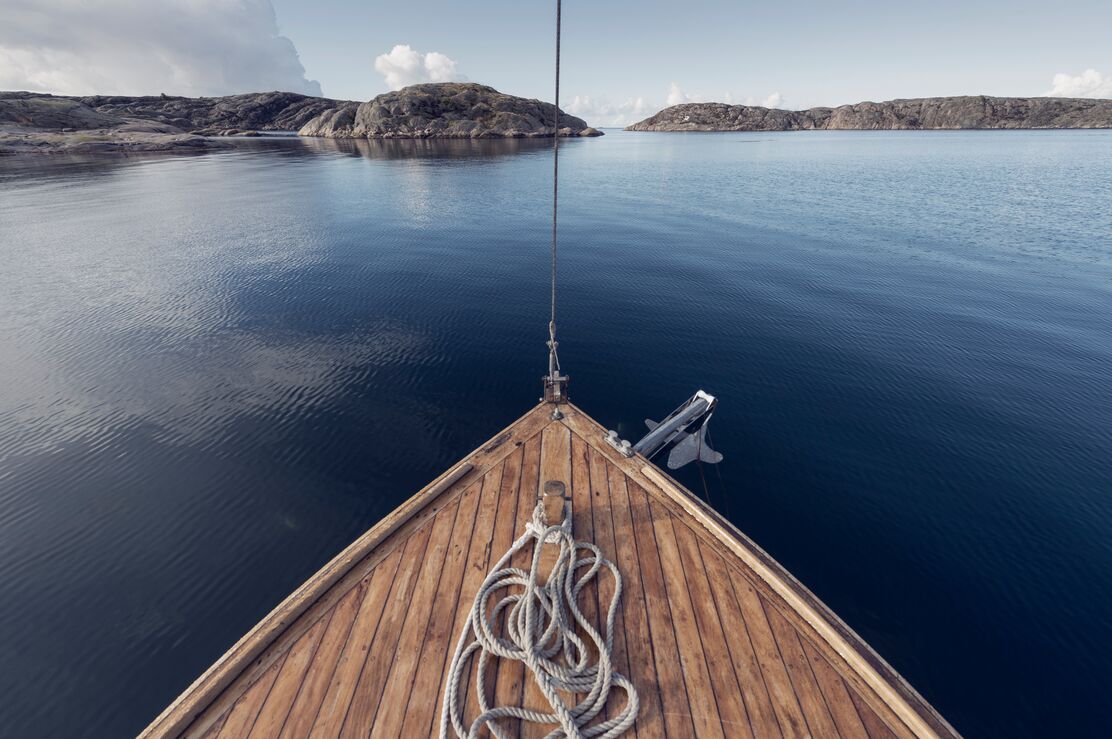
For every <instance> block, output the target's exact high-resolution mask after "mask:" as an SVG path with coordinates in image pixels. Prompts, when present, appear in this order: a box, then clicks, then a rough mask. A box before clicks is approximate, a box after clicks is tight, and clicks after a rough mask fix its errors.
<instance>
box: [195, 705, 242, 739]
mask: <svg viewBox="0 0 1112 739" xmlns="http://www.w3.org/2000/svg"><path fill="white" fill-rule="evenodd" d="M229 713H231V711H230V710H228V711H225V712H224V713H223V714H222V715H221V716H220V717H219V718H217V719H216V721H214V722H213V724H212V725H211V726H209V727H208V729H207V730H206V731H205V733H203V734H201V735H200V738H199V739H217V737H218V736H220V730H221V729H223V728H224V722H225V721H227V720H228V714H229ZM189 734H190V732H188V731H187V732H186V736H189Z"/></svg>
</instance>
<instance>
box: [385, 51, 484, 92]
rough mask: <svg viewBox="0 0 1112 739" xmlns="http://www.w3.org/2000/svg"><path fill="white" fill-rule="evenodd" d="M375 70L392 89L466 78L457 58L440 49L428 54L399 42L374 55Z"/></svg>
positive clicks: (458, 80) (457, 80) (459, 80)
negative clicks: (383, 52) (458, 65)
mask: <svg viewBox="0 0 1112 739" xmlns="http://www.w3.org/2000/svg"><path fill="white" fill-rule="evenodd" d="M375 70H376V71H377V72H378V73H379V74H381V75H382V76H383V77H385V78H386V84H387V85H389V86H390V89H391V90H400V89H401V88H403V87H405V86H407V85H416V84H419V83H421V82H461V81H463V80H466V79H467V77H465V76H464V75H462V74H460V73H459V72H457V71H456V61H455V60H454V59H451V58H449V57H448V56H447V55H445V54H441V53H440V52H439V51H430V52H429V53H427V54H422V53H421V52H419V51H417V50H415V49H413V48H411V47H410V46H409V44H398V45H396V46H395V47H394V48H393V49H391V50H390V52H389V53H387V54H379V55H378V56H377V57H375Z"/></svg>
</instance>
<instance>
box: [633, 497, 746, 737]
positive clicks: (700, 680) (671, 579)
mask: <svg viewBox="0 0 1112 739" xmlns="http://www.w3.org/2000/svg"><path fill="white" fill-rule="evenodd" d="M646 502H647V503H648V506H649V516H650V518H651V521H652V527H653V532H654V534H655V535H656V546H657V556H658V557H659V560H660V561H659V563H658V565H657V566H658V567H660V570H661V573H662V575H663V577H662V579H661V583H660V590H659V591H658V593H657V597H658V598H661V599H664V598H666V599H667V602H668V610H669V611H670V613H671V614H672V629H673V631H674V632H675V635H676V647H677V649H678V650H679V654H680V666H681V667H682V668H683V680H684V684H685V685H686V686H687V697H688V702H689V704H690V706H691V718H692V721H693V722H694V724H695V733H696V735H698V736H700V737H713V736H724V734H723V731H722V728H723V718H722V716H721V715H720V713H719V708H718V701H717V697H716V693H715V690H714V685H713V682H712V680H711V676H710V670H709V669H708V668H707V658H706V655H705V654H703V640H702V636H701V634H700V632H699V623H698V622H697V620H696V616H695V607H694V605H693V604H692V602H691V594H690V591H689V590H688V587H687V580H688V578H690V577H691V576H692V574H691V573H690V572H686V571H685V570H684V566H683V562H682V560H681V558H680V552H679V546H678V545H677V543H676V534H675V529H674V527H673V526H672V517H671V516H670V515H668V513H667V512H666V511H665V510H664V509H663V508H662V507H661V506H660V505H659V504H657V505H653V503H652V501H651V500H649V499H648V498H646ZM733 690H734V691H735V692H736V690H737V683H736V682H735V683H734V686H733ZM731 718H732V723H733V724H738V725H739V726H740V725H745V726H746V730H747V729H748V721H746V720H745V714H744V711H743V712H742V713H741V715H740V721H738V716H733V717H731ZM731 730H732V732H735V731H740V728H735V727H734V726H733V725H732V724H731Z"/></svg>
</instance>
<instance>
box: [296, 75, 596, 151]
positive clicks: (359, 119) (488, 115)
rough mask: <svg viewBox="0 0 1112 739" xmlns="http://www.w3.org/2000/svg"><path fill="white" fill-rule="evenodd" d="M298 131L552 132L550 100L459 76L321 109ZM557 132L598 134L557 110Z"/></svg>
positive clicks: (469, 135) (417, 135)
mask: <svg viewBox="0 0 1112 739" xmlns="http://www.w3.org/2000/svg"><path fill="white" fill-rule="evenodd" d="M298 133H299V134H300V135H301V136H325V137H328V138H372V139H394V138H401V139H428V138H437V139H485V138H537V137H542V136H552V103H542V102H541V101H540V100H531V99H527V98H520V97H515V96H513V95H506V94H504V93H501V92H498V90H495V89H494V88H493V87H487V86H486V85H478V84H474V83H469V82H468V83H464V82H438V83H429V84H424V85H411V86H410V87H403V88H402V89H401V90H397V91H395V92H388V93H385V94H383V95H379V96H378V97H376V98H375V99H374V100H371V101H369V102H366V103H358V104H356V103H345V104H343V105H338V106H336V107H335V108H333V109H331V110H328V111H325V112H323V113H321V114H320V115H318V116H317V117H315V118H313V119H312V120H311V121H309V122H308V123H306V124H305V125H304V126H302V127H301V130H300V131H298ZM559 135H560V136H601V135H602V133H601V132H600V131H597V130H596V129H594V128H591V127H589V126H588V125H587V123H586V121H584V120H583V119H582V118H576V117H575V116H573V115H568V114H567V113H565V112H563V111H560V131H559Z"/></svg>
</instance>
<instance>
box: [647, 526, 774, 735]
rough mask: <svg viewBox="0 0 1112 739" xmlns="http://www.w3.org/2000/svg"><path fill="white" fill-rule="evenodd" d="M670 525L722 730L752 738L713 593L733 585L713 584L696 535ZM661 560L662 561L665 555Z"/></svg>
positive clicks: (725, 582)
mask: <svg viewBox="0 0 1112 739" xmlns="http://www.w3.org/2000/svg"><path fill="white" fill-rule="evenodd" d="M671 523H672V529H673V531H674V535H675V540H676V545H677V547H678V549H679V560H680V562H681V564H682V572H683V574H684V576H685V577H684V579H685V581H686V583H687V589H688V592H689V593H690V596H691V607H692V611H693V612H694V615H695V619H694V620H695V629H696V633H697V634H698V635H699V636H700V638H701V642H702V647H703V650H702V651H703V654H704V656H705V657H706V666H707V669H708V670H709V673H710V677H709V679H710V683H711V686H712V688H713V690H714V697H715V700H716V701H717V703H718V715H719V717H720V718H721V720H722V729H723V731H724V732H725V733H726V735H727V736H739V737H750V736H753V730H752V727H751V725H750V721H749V715H748V713H747V712H746V710H745V701H744V698H743V697H742V690H741V686H740V685H739V684H738V680H737V676H736V675H735V674H734V668H733V664H732V661H731V659H730V648H729V646H728V645H727V641H728V638H727V636H726V634H725V633H724V631H723V628H722V622H721V620H720V619H719V616H718V606H717V604H716V603H715V600H714V592H713V591H715V590H720V589H721V588H727V589H729V588H730V581H729V580H728V579H726V578H723V579H722V580H713V581H712V579H711V578H710V577H709V571H708V570H707V568H706V566H705V565H704V564H703V557H702V555H701V554H700V553H699V542H698V539H697V538H696V536H695V533H694V532H693V531H692V530H691V529H690V528H688V527H687V526H686V525H685V524H684V523H683V522H681V521H676V520H672V522H671ZM661 556H662V557H663V553H662V555H661ZM665 575H668V568H665ZM668 581H669V584H670V583H671V582H672V579H671V577H670V576H669V580H668ZM669 592H671V585H669ZM673 610H674V609H673ZM741 638H743V639H748V636H746V635H744V634H742V635H741Z"/></svg>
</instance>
